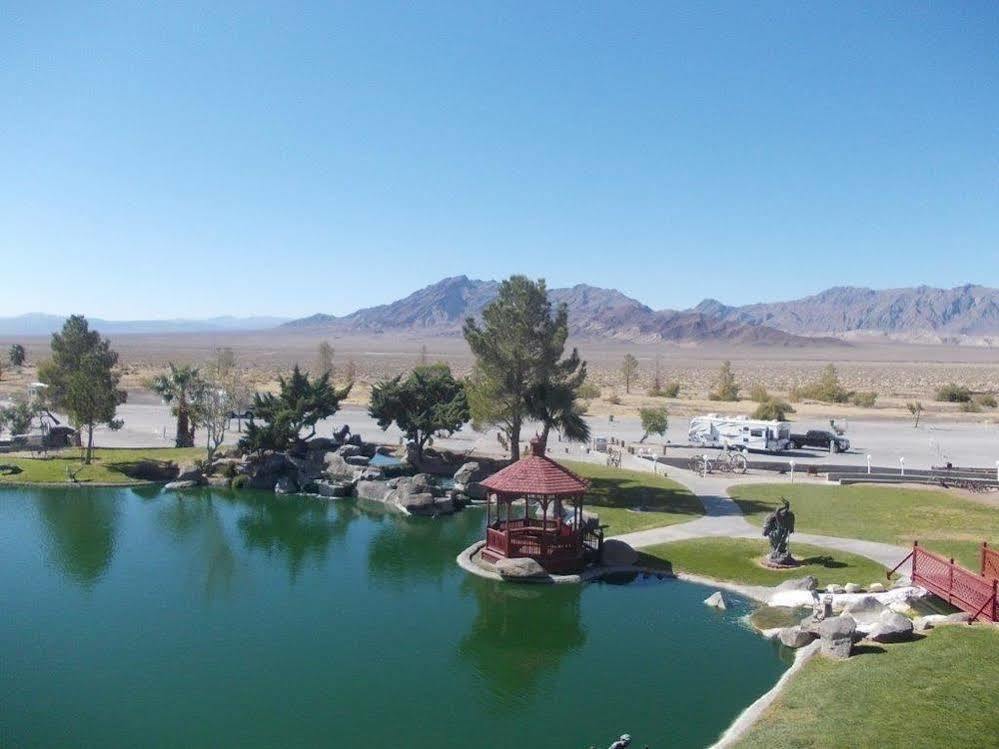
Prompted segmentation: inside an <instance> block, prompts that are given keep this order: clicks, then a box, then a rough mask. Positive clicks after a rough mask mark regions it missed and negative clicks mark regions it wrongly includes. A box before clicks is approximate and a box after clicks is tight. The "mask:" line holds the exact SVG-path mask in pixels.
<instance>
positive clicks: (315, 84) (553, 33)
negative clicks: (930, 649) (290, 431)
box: [0, 2, 999, 318]
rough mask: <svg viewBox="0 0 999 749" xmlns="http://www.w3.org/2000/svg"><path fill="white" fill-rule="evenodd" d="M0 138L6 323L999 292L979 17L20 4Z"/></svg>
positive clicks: (969, 7)
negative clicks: (564, 293)
mask: <svg viewBox="0 0 999 749" xmlns="http://www.w3.org/2000/svg"><path fill="white" fill-rule="evenodd" d="M865 5H866V6H869V7H865ZM0 114H2V116H0V267H2V268H3V274H2V277H3V283H2V291H0V314H5V315H9V314H18V313H22V312H27V311H46V312H60V313H68V312H83V313H85V314H89V315H92V316H101V317H110V318H149V317H175V316H186V317H195V316H206V315H214V314H237V315H245V314H258V313H259V314H281V315H300V314H308V313H311V312H315V311H323V312H331V313H336V314H339V313H345V312H349V311H351V310H353V309H355V308H357V307H359V306H367V305H370V304H375V303H380V302H384V301H389V300H392V299H394V298H397V297H399V296H402V295H404V294H406V293H409V292H410V291H412V290H414V289H416V288H418V287H420V286H423V285H426V284H428V283H431V282H433V281H436V280H438V279H440V278H441V277H443V276H447V275H458V274H461V273H464V274H467V275H469V276H472V277H479V278H499V277H502V276H505V275H508V274H510V273H515V272H523V273H527V274H529V275H532V276H540V277H545V278H547V279H548V281H549V284H550V285H553V286H562V285H570V284H574V283H579V282H586V283H591V284H595V285H601V286H609V287H616V288H619V289H621V290H622V291H624V292H625V293H628V294H630V295H632V296H635V297H636V298H639V299H640V300H642V301H643V302H645V303H647V304H650V305H651V306H653V307H657V308H658V307H686V306H689V305H693V304H696V303H697V302H698V301H699V300H700V299H701V298H703V297H708V296H711V297H716V298H719V299H721V300H723V301H726V302H729V303H747V302H752V301H760V300H775V299H783V298H792V297H796V296H800V295H804V294H807V293H812V292H815V291H818V290H821V289H822V288H825V287H828V286H830V285H835V284H853V285H867V286H874V287H889V286H902V285H910V284H919V283H926V284H930V285H939V286H952V285H957V284H960V283H964V282H969V281H970V282H977V283H983V284H987V285H999V5H997V4H996V3H992V2H982V3H961V2H951V3H934V4H929V3H913V2H905V3H898V4H895V3H888V2H880V3H873V4H861V3H835V4H834V3H828V4H826V5H825V7H820V6H819V5H818V4H811V3H809V4H805V3H786V2H774V3H766V2H764V3H758V4H757V3H754V4H752V7H750V4H749V3H720V4H707V3H686V4H676V5H671V4H667V3H664V2H653V3H647V4H646V3H610V2H608V3H578V2H577V3H568V4H558V3H549V2H544V3H527V2H520V3H510V2H505V3H499V2H494V3H480V2H460V3H457V2H456V3H448V4H438V3H419V4H401V3H398V4H397V3H392V4H381V3H377V2H364V3H357V4H340V3H316V4H314V5H305V4H292V3H286V4H285V3H270V4H253V3H244V2H240V3H233V4H231V5H226V4H224V3H221V2H214V3H207V4H204V5H196V4H188V3H177V4H174V3H169V4H166V3H163V4H153V3H147V4H138V3H122V4H107V3H80V2H70V3H65V4H60V3H9V2H8V3H4V4H3V5H0Z"/></svg>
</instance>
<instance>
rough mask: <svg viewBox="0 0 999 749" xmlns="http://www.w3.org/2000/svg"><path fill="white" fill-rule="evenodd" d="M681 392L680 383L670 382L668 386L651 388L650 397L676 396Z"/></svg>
mask: <svg viewBox="0 0 999 749" xmlns="http://www.w3.org/2000/svg"><path fill="white" fill-rule="evenodd" d="M679 394H680V383H679V382H670V383H667V385H666V387H660V388H655V387H652V388H649V397H650V398H676V397H677V396H678V395H679Z"/></svg>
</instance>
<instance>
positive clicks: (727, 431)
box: [687, 414, 791, 453]
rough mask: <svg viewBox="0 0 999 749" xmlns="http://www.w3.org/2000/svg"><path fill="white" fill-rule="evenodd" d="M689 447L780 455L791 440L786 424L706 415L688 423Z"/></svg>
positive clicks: (739, 417) (740, 417) (789, 428)
mask: <svg viewBox="0 0 999 749" xmlns="http://www.w3.org/2000/svg"><path fill="white" fill-rule="evenodd" d="M687 438H688V440H689V441H690V444H692V445H697V446H698V447H731V448H735V449H738V450H752V451H753V452H766V453H779V452H781V451H783V450H786V449H787V447H788V444H789V443H790V440H791V425H790V424H789V423H788V422H786V421H759V420H757V419H750V418H747V417H745V416H721V415H719V414H708V415H707V416H695V417H694V418H693V419H691V420H690V431H689V432H688V433H687Z"/></svg>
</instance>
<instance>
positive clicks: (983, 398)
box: [975, 393, 996, 408]
mask: <svg viewBox="0 0 999 749" xmlns="http://www.w3.org/2000/svg"><path fill="white" fill-rule="evenodd" d="M975 400H976V401H978V405H979V406H981V407H982V408H995V407H996V397H995V396H994V395H992V393H984V394H982V395H979V396H978V397H977V398H975Z"/></svg>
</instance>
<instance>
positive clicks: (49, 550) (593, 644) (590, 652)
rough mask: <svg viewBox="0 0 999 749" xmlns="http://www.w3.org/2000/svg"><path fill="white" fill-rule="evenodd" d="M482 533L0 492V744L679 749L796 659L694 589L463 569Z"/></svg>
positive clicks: (467, 528)
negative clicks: (634, 748) (462, 559)
mask: <svg viewBox="0 0 999 749" xmlns="http://www.w3.org/2000/svg"><path fill="white" fill-rule="evenodd" d="M482 520H483V516H482V514H481V513H480V512H478V511H476V510H469V511H465V512H463V513H460V514H458V515H456V516H454V517H451V518H446V519H437V520H431V519H404V518H399V517H395V516H388V515H380V514H377V513H374V512H371V511H369V510H365V509H362V508H361V507H359V506H358V505H357V504H356V503H354V502H353V501H349V500H346V501H341V502H337V503H326V502H322V501H318V500H315V499H311V498H276V497H275V496H274V495H272V494H265V493H256V492H240V493H228V492H220V491H204V492H201V493H196V494H187V495H183V496H180V495H174V494H165V493H161V492H159V490H157V489H149V490H146V489H139V490H132V489H115V490H109V489H82V490H80V489H76V490H71V489H66V490H60V489H33V490H27V489H5V490H0V611H2V616H0V746H3V747H8V748H9V747H58V746H73V747H102V748H105V749H106V748H108V747H137V746H143V747H160V746H163V747H167V746H169V747H180V746H184V747H218V746H239V747H275V746H282V747H299V746H366V747H406V748H417V749H420V748H422V747H427V748H428V749H429V748H430V747H434V748H435V749H436V748H438V747H455V748H457V747H468V746H473V745H475V746H479V747H517V746H523V747H556V748H562V747H566V748H567V749H573V748H575V747H580V748H581V749H585V747H589V746H590V745H591V744H595V745H597V746H601V747H603V746H606V745H607V744H609V743H610V741H611V739H613V738H614V737H615V736H616V734H618V733H620V732H622V731H628V732H630V733H631V734H632V735H633V736H634V737H635V739H636V743H637V744H638V745H639V746H642V745H644V744H646V743H647V744H649V745H650V746H651V747H653V749H656V748H657V747H671V748H672V749H676V748H677V747H695V746H704V745H706V744H708V743H710V742H711V740H712V739H714V738H715V737H716V736H717V735H718V733H719V732H720V731H722V730H724V728H725V727H726V726H727V725H728V723H729V722H730V721H731V720H732V718H734V717H735V715H737V714H738V712H739V711H740V710H741V709H742V708H743V707H745V706H746V705H747V704H749V702H751V701H752V700H753V699H755V698H756V697H757V696H759V695H760V694H762V693H763V692H764V691H766V690H767V689H768V688H769V687H770V686H771V685H772V684H773V683H774V681H775V680H776V679H777V678H778V676H779V674H780V673H781V672H782V670H783V669H784V668H785V663H783V662H782V661H781V659H780V658H779V657H778V653H777V651H776V650H775V649H774V646H772V645H771V644H770V643H767V642H765V641H764V640H762V639H761V638H759V637H758V636H756V635H755V634H753V633H752V632H750V631H748V630H747V629H746V628H745V627H744V626H743V625H742V624H740V623H739V621H738V618H739V617H740V616H741V615H742V614H744V613H745V612H746V611H747V606H746V603H745V602H742V601H738V600H736V601H734V602H733V605H732V606H731V608H730V609H729V611H728V612H725V613H719V612H715V611H714V610H711V609H709V608H708V607H706V606H704V605H703V604H702V603H701V601H702V600H703V599H704V598H705V597H706V595H707V594H708V593H710V592H711V591H710V590H708V589H705V588H702V587H699V586H696V585H691V584H687V583H680V582H676V581H662V582H659V581H654V580H652V581H641V580H639V581H636V582H632V583H631V584H609V583H599V584H593V585H589V586H586V587H579V586H558V587H527V586H511V585H501V584H496V583H491V582H489V581H484V580H480V579H478V578H472V577H469V576H468V575H467V574H465V573H464V572H462V571H461V570H460V569H458V568H457V567H456V565H455V564H454V557H455V555H456V554H457V553H458V552H459V551H460V550H461V549H462V548H464V547H465V546H466V545H467V544H469V543H470V542H471V541H472V540H473V539H474V538H475V537H477V536H478V535H479V534H480V533H481V527H482Z"/></svg>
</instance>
